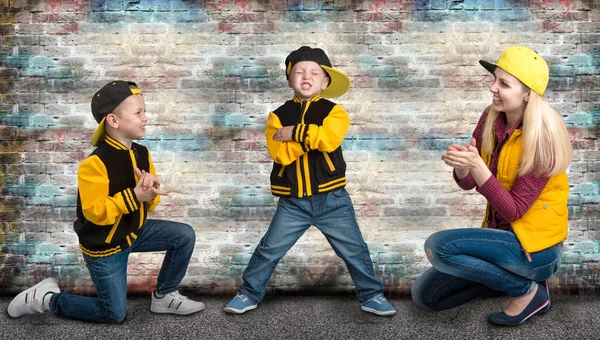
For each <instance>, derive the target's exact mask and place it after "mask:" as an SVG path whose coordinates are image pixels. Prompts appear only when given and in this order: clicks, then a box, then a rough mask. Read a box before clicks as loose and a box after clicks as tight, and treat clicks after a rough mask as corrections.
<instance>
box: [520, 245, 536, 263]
mask: <svg viewBox="0 0 600 340" xmlns="http://www.w3.org/2000/svg"><path fill="white" fill-rule="evenodd" d="M521 250H522V251H523V252H524V253H525V256H527V260H528V261H529V262H533V261H532V260H531V255H529V252H528V251H527V250H525V249H523V248H521Z"/></svg>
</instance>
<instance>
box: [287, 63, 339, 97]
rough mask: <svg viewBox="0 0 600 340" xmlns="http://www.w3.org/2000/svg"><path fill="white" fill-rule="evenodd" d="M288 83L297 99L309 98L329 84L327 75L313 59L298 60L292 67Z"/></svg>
mask: <svg viewBox="0 0 600 340" xmlns="http://www.w3.org/2000/svg"><path fill="white" fill-rule="evenodd" d="M288 85H289V86H290V87H291V88H292V89H293V90H294V93H295V94H296V97H298V99H300V100H302V101H304V100H310V99H311V98H313V97H314V96H316V95H318V94H319V93H321V91H323V90H325V89H326V88H327V85H329V77H328V76H327V74H326V73H325V71H324V70H323V69H322V68H321V66H320V65H319V64H317V63H316V62H314V61H300V62H298V63H296V64H295V65H294V67H292V71H291V72H290V77H289V80H288Z"/></svg>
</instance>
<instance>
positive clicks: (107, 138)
mask: <svg viewBox="0 0 600 340" xmlns="http://www.w3.org/2000/svg"><path fill="white" fill-rule="evenodd" d="M104 142H106V144H107V145H108V146H110V147H111V148H113V149H117V150H129V149H128V148H127V147H126V146H125V145H123V144H121V143H120V142H119V141H117V140H116V139H114V138H112V137H111V136H109V135H108V134H107V135H105V137H104Z"/></svg>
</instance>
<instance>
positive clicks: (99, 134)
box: [92, 117, 106, 146]
mask: <svg viewBox="0 0 600 340" xmlns="http://www.w3.org/2000/svg"><path fill="white" fill-rule="evenodd" d="M105 120H106V117H104V118H102V120H101V121H100V124H98V127H97V128H96V131H94V135H93V136H92V145H93V146H97V145H98V144H99V143H100V141H101V140H102V138H104V133H105V131H104V121H105Z"/></svg>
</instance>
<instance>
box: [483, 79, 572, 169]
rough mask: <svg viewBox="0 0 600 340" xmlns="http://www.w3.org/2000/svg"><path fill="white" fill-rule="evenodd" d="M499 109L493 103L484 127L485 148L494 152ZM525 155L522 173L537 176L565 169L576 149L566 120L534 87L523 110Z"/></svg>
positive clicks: (520, 166) (490, 152) (523, 156)
mask: <svg viewBox="0 0 600 340" xmlns="http://www.w3.org/2000/svg"><path fill="white" fill-rule="evenodd" d="M498 114H499V112H496V111H494V109H492V108H491V107H490V109H489V112H488V116H487V119H486V121H485V125H484V128H483V144H482V148H483V150H484V151H485V152H486V153H487V154H488V155H491V154H492V150H493V148H494V139H495V134H494V122H495V121H496V118H497V117H498ZM522 149H523V155H522V156H521V164H520V165H519V171H518V173H517V174H518V175H519V176H523V175H525V174H527V173H529V172H533V174H535V175H536V176H542V175H544V176H548V177H551V176H554V175H558V174H560V173H561V172H563V171H565V170H566V169H567V167H568V166H569V163H571V158H572V157H573V150H572V148H571V141H570V138H569V133H568V131H567V127H566V126H565V123H564V121H563V119H562V117H561V116H560V114H558V112H556V110H555V109H554V108H553V107H552V105H550V103H548V101H547V100H546V99H544V98H543V97H542V96H540V95H539V94H537V93H536V92H535V91H530V95H529V101H528V102H527V106H526V107H525V111H524V112H523V144H522Z"/></svg>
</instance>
